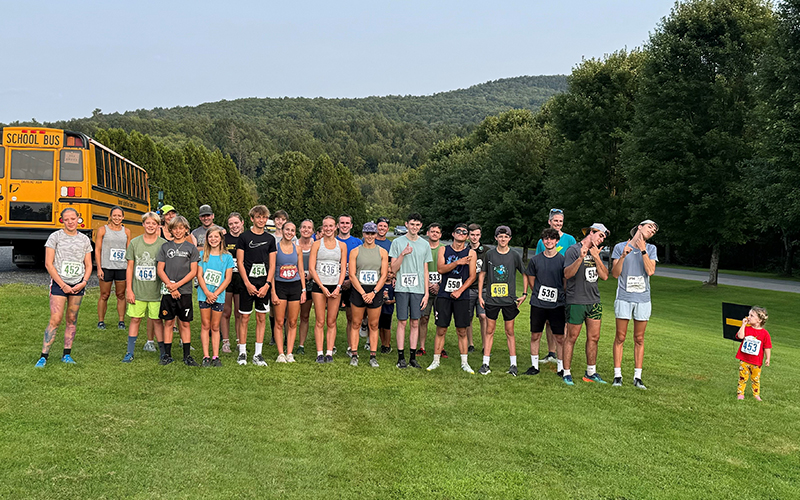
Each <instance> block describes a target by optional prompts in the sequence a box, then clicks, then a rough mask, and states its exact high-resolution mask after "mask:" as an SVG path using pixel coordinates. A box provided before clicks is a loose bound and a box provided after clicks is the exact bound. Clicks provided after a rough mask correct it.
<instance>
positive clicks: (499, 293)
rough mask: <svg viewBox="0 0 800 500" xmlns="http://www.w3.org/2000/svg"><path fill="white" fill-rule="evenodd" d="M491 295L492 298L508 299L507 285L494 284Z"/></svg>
mask: <svg viewBox="0 0 800 500" xmlns="http://www.w3.org/2000/svg"><path fill="white" fill-rule="evenodd" d="M491 294H492V297H508V283H494V284H493V285H492V288H491Z"/></svg>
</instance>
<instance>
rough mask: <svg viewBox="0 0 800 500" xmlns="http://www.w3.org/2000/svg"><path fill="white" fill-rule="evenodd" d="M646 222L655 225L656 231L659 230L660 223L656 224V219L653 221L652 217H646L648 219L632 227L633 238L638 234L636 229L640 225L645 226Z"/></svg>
mask: <svg viewBox="0 0 800 500" xmlns="http://www.w3.org/2000/svg"><path fill="white" fill-rule="evenodd" d="M645 224H652V225H654V226H655V227H656V232H658V224H656V223H655V222H654V221H652V220H650V219H646V220H643V221H642V222H640V223H639V224H637V225H635V226H633V229H631V238H633V237H634V236H636V230H637V229H639V226H644V225H645Z"/></svg>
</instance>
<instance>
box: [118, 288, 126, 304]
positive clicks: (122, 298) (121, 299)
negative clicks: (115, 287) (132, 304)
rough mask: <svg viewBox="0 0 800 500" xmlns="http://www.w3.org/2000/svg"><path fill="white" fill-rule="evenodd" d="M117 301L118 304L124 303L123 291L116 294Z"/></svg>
mask: <svg viewBox="0 0 800 500" xmlns="http://www.w3.org/2000/svg"><path fill="white" fill-rule="evenodd" d="M117 300H118V301H120V302H125V291H124V290H123V291H121V292H117Z"/></svg>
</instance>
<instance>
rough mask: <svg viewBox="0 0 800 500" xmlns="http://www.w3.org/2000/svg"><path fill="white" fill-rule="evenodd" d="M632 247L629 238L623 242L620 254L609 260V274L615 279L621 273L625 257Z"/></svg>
mask: <svg viewBox="0 0 800 500" xmlns="http://www.w3.org/2000/svg"><path fill="white" fill-rule="evenodd" d="M631 250H633V248H632V247H631V240H628V241H627V242H626V243H625V248H623V249H622V255H620V256H619V257H618V258H616V259H612V260H611V276H613V277H614V278H616V279H619V276H620V275H621V274H622V266H623V264H624V263H625V258H626V257H627V256H628V254H629V253H631Z"/></svg>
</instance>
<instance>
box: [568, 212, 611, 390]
mask: <svg viewBox="0 0 800 500" xmlns="http://www.w3.org/2000/svg"><path fill="white" fill-rule="evenodd" d="M583 233H584V234H585V235H586V236H585V237H584V238H583V240H582V241H581V242H580V243H576V244H574V245H572V246H571V247H569V248H568V249H567V253H566V255H565V256H564V278H566V280H567V283H566V295H567V300H566V319H567V338H566V339H564V340H565V341H564V383H565V384H567V385H575V384H574V383H573V381H572V372H571V371H570V368H571V366H572V353H573V351H574V349H575V341H577V340H578V336H579V335H580V334H581V327H582V326H583V323H584V322H585V323H586V374H585V375H584V376H583V380H584V381H586V382H598V383H601V384H605V383H606V382H605V381H604V380H603V379H602V378H600V375H599V374H598V373H597V365H596V363H597V342H598V341H599V340H600V321H601V319H602V317H603V304H602V303H601V302H600V290H599V289H598V287H597V278H598V277H599V278H600V279H602V280H607V279H608V269H607V268H606V266H605V265H604V264H603V259H601V258H600V245H601V244H602V243H603V241H605V239H606V238H607V237H608V235H609V234H610V231H609V230H608V229H606V226H604V225H603V224H600V223H595V224H592V226H591V227H588V228H585V229H584V230H583Z"/></svg>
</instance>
